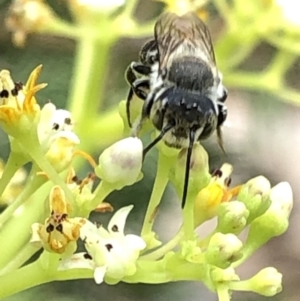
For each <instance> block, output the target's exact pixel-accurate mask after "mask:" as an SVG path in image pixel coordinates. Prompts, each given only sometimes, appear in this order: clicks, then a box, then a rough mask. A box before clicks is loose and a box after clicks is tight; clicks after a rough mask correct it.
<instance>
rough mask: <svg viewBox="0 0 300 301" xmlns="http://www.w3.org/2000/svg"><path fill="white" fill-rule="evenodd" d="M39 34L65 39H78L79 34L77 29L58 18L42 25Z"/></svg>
mask: <svg viewBox="0 0 300 301" xmlns="http://www.w3.org/2000/svg"><path fill="white" fill-rule="evenodd" d="M40 32H41V33H49V34H53V35H57V36H63V37H65V38H78V37H79V33H80V32H79V30H78V27H76V26H75V25H73V24H70V23H68V22H65V21H62V20H60V19H58V18H57V19H55V20H53V21H52V22H48V23H47V24H44V27H43V28H41V30H40Z"/></svg>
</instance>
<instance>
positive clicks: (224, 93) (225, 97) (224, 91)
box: [218, 86, 228, 103]
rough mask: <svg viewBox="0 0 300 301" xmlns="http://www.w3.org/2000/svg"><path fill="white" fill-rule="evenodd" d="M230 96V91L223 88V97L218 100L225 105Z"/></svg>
mask: <svg viewBox="0 0 300 301" xmlns="http://www.w3.org/2000/svg"><path fill="white" fill-rule="evenodd" d="M227 96H228V90H227V89H226V88H225V87H224V86H223V95H222V97H221V98H219V99H218V102H221V103H224V102H225V101H226V99H227Z"/></svg>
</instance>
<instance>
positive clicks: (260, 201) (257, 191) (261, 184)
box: [237, 176, 271, 224]
mask: <svg viewBox="0 0 300 301" xmlns="http://www.w3.org/2000/svg"><path fill="white" fill-rule="evenodd" d="M270 189H271V185H270V182H269V181H268V180H267V179H266V178H265V177H263V176H258V177H256V178H253V179H251V180H250V181H248V182H247V183H246V184H245V185H243V186H242V188H241V190H240V193H239V194H238V196H237V199H238V200H239V201H241V202H243V203H244V204H245V205H246V207H247V209H248V210H249V213H250V214H249V217H248V224H249V223H251V222H252V221H253V220H254V219H255V218H257V217H258V216H260V215H262V214H264V213H265V212H266V210H267V209H268V208H269V206H270V203H271V201H270V197H269V196H270Z"/></svg>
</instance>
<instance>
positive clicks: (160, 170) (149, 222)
mask: <svg viewBox="0 0 300 301" xmlns="http://www.w3.org/2000/svg"><path fill="white" fill-rule="evenodd" d="M170 163H171V162H170V158H169V157H167V156H165V155H164V154H163V152H161V151H160V152H159V153H158V162H157V172H156V177H155V181H154V186H153V189H152V194H151V197H150V201H149V204H148V208H147V211H146V216H145V219H144V223H143V228H142V232H141V235H142V236H143V237H146V236H148V235H150V233H151V230H152V226H153V223H154V219H155V213H156V210H157V208H158V205H159V203H160V201H161V199H162V196H163V193H164V191H165V189H166V186H167V184H168V181H169V177H168V175H169V170H170V166H171V165H170Z"/></svg>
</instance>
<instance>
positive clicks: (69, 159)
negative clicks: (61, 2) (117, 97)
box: [0, 0, 297, 301]
mask: <svg viewBox="0 0 300 301" xmlns="http://www.w3.org/2000/svg"><path fill="white" fill-rule="evenodd" d="M161 2H164V4H165V8H166V9H168V10H170V11H173V12H175V13H178V14H179V13H185V12H187V11H190V10H194V11H197V12H198V15H199V16H201V17H203V15H204V14H205V15H207V14H206V13H207V11H205V10H203V7H204V5H205V4H206V3H207V2H208V1H206V0H199V1H198V0H195V1H192V0H176V1H170V0H162V1H161ZM66 3H67V5H68V7H69V9H70V12H71V13H72V16H73V20H74V22H75V23H76V26H74V25H73V24H71V23H68V22H66V21H64V20H62V19H60V18H59V17H58V16H57V15H56V14H55V13H54V11H53V10H52V9H51V8H50V6H49V5H48V4H47V3H46V1H43V0H14V1H12V5H11V7H10V11H9V14H8V16H7V18H6V26H7V28H8V29H9V30H10V31H12V32H13V40H14V42H15V43H16V44H17V45H19V46H20V45H24V42H25V38H26V36H27V35H28V34H31V33H35V32H39V33H45V32H50V33H52V34H56V33H61V34H63V35H65V36H67V37H75V38H76V39H79V40H80V42H81V46H82V47H79V48H80V49H79V56H78V57H79V59H78V60H79V61H78V66H88V67H87V69H88V70H87V71H88V72H83V70H81V71H82V72H81V73H80V74H77V75H78V76H76V79H75V84H74V88H73V89H74V90H73V91H72V92H73V93H70V94H72V95H73V96H71V101H70V104H69V108H71V109H70V111H69V110H65V109H60V108H57V107H56V106H55V105H54V103H55V101H56V100H55V99H54V100H53V102H48V103H46V104H45V105H44V106H42V107H41V106H40V105H39V102H38V101H37V95H36V94H37V92H38V91H40V90H41V89H44V88H45V87H46V86H47V85H46V84H38V78H39V74H40V72H41V70H42V66H41V65H40V66H38V67H37V68H35V69H34V70H33V71H32V73H31V74H30V76H29V79H28V81H27V82H26V84H22V83H21V82H16V81H14V80H13V79H12V77H11V75H10V72H9V71H8V70H1V71H0V126H1V128H2V129H3V130H4V131H5V132H6V133H7V135H8V137H9V141H10V146H11V152H10V155H9V158H8V160H7V162H6V164H4V163H3V164H2V162H1V164H0V165H1V166H0V173H1V178H0V195H1V198H0V204H2V203H5V204H6V205H7V208H6V209H5V210H4V211H3V213H2V214H1V215H0V245H1V246H2V245H4V244H5V246H6V249H5V252H3V254H1V256H0V283H1V286H2V287H3V289H1V290H0V299H1V298H2V297H6V296H9V295H11V294H13V293H16V292H17V291H20V290H22V289H25V288H28V287H32V286H34V285H36V283H35V280H36V279H37V278H39V279H41V280H40V283H44V282H45V283H46V282H49V281H57V280H69V279H81V278H92V277H93V278H94V281H95V282H96V283H97V284H100V283H102V282H106V283H109V284H116V283H118V282H121V281H123V282H127V283H152V284H158V283H168V282H175V281H182V280H185V281H201V282H203V283H204V284H205V285H206V286H207V287H208V289H210V290H212V291H213V292H216V293H217V294H218V297H219V301H225V300H229V299H230V295H231V292H232V291H251V292H256V293H258V294H261V295H264V296H274V295H275V294H277V293H279V292H280V291H281V290H282V283H281V282H282V275H281V274H280V273H279V272H278V271H277V270H276V269H275V268H273V267H266V268H264V269H262V270H261V271H260V272H258V273H257V274H256V275H255V276H253V277H252V278H250V279H246V280H241V279H240V277H239V275H238V274H237V272H236V268H237V267H239V266H240V265H241V264H242V263H244V262H245V261H246V260H247V259H248V258H249V257H250V256H251V255H252V254H254V252H256V251H257V250H258V249H259V248H260V247H262V246H263V245H265V244H266V243H267V242H268V241H269V240H270V239H272V238H273V237H276V236H279V235H282V234H283V233H284V232H285V231H286V230H287V228H288V226H289V216H290V213H291V210H292V207H293V193H292V189H291V187H290V185H289V184H288V183H287V182H281V183H279V184H277V185H275V186H272V185H271V183H270V182H269V180H268V179H266V178H265V177H264V176H257V177H255V178H253V179H250V180H249V181H248V182H246V183H240V184H239V185H237V186H234V187H231V175H232V173H233V166H232V165H231V164H229V163H224V164H223V165H222V166H220V168H219V169H216V170H214V171H213V172H209V171H210V166H209V156H208V154H207V152H206V150H205V149H204V147H203V146H202V145H201V144H200V143H198V142H197V143H195V144H194V145H193V147H192V154H191V159H190V161H188V160H187V154H188V153H189V150H188V149H186V148H182V149H173V148H170V147H168V146H167V145H165V144H164V143H163V142H162V141H161V142H159V143H158V144H157V150H158V162H157V173H156V177H155V182H154V186H153V189H152V193H151V197H150V200H149V204H148V208H147V211H146V214H145V216H144V222H143V226H142V229H141V233H140V234H126V232H127V229H126V228H128V227H126V221H127V218H128V215H129V213H130V212H131V211H132V210H133V205H127V206H125V207H123V208H119V209H118V210H116V212H114V214H113V215H112V217H111V219H110V221H109V223H108V225H107V226H104V225H102V224H100V225H99V224H97V223H93V222H91V221H90V219H89V216H90V214H91V212H94V213H96V214H97V216H98V217H99V219H100V220H101V217H102V214H104V213H105V214H106V213H111V212H113V211H114V208H113V207H112V206H111V205H110V204H109V203H107V202H106V198H107V196H108V195H109V194H110V193H112V192H114V191H116V190H118V191H120V190H122V189H123V188H124V187H127V186H131V185H134V184H136V183H137V182H139V181H140V180H141V179H142V177H143V173H142V168H143V162H144V159H145V153H146V152H145V148H144V143H143V141H142V140H141V139H140V138H139V137H128V136H129V128H128V121H127V119H126V114H127V113H128V111H126V110H127V108H126V104H125V102H124V101H122V102H121V103H120V105H119V111H118V112H117V110H116V109H115V110H114V111H108V112H106V113H103V116H101V118H99V116H98V115H97V111H98V107H101V106H100V105H99V103H98V102H97V101H98V100H99V99H100V98H101V97H100V95H99V93H100V92H99V90H100V88H99V85H95V84H94V83H92V84H91V81H93V80H94V79H95V78H97V80H99V82H102V81H103V82H104V79H103V78H101V80H100V76H99V78H98V77H97V75H99V74H100V73H99V72H103V71H101V70H100V69H101V68H99V65H100V64H101V63H102V62H100V63H99V62H98V61H97V58H96V56H100V53H101V54H103V53H105V54H107V52H108V51H109V49H110V48H111V46H112V45H113V42H115V41H116V40H117V39H118V38H120V37H124V36H128V35H129V34H128V33H127V32H134V34H133V36H144V35H145V33H147V34H149V33H151V34H152V32H153V25H154V23H153V21H151V22H149V23H147V24H146V25H144V24H143V25H139V24H138V23H137V21H136V20H135V18H134V17H133V13H134V11H135V8H136V5H137V1H135V0H127V1H125V0H114V1H105V0H99V1H92V0H68V1H66ZM217 6H219V7H217V8H218V10H220V15H221V16H222V17H223V19H224V20H225V21H226V22H227V25H228V27H229V31H230V35H229V37H227V38H228V39H229V42H230V43H228V40H226V39H225V40H224V41H222V40H221V42H220V44H219V47H218V48H219V49H222V47H223V48H224V49H225V48H226V51H224V53H225V59H224V57H223V58H222V53H221V55H220V60H219V57H218V60H219V61H220V66H222V68H224V70H225V72H227V77H226V78H227V79H229V82H230V79H231V81H232V82H234V83H235V82H240V81H236V80H235V79H236V77H234V76H236V75H238V76H239V75H240V74H241V73H240V70H238V69H236V66H239V65H240V63H241V61H242V59H243V57H244V56H245V54H246V53H249V52H251V49H253V47H254V46H253V45H256V44H257V41H256V40H255V37H257V36H259V37H261V36H264V32H262V30H261V29H259V30H258V29H257V27H256V26H257V25H256V24H257V23H259V22H260V21H257V22H254V21H253V22H249V20H254V18H255V17H256V12H259V11H260V10H261V11H262V7H264V8H266V12H265V11H264V12H263V15H259V16H260V17H259V20H260V19H262V20H265V18H264V17H266V16H268V17H270V16H278V15H280V18H281V20H284V22H283V24H284V25H283V27H284V30H286V28H288V27H289V28H290V27H293V26H294V25H295V24H296V23H297V22H295V19H294V18H295V16H294V14H292V13H291V6H292V5H291V4H289V1H286V3H284V4H283V1H280V0H277V1H275V0H274V1H258V0H257V1H253V3H252V2H251V3H250V2H249V3H248V2H247V4H245V3H244V1H243V2H242V1H233V2H232V3H229V4H228V5H227V4H225V3H223V4H222V3H221V4H220V3H218V5H217ZM250 12H251V13H250ZM229 15H230V18H229V17H228V16H229ZM227 18H228V19H230V20H227ZM249 18H250V19H249ZM270 19H272V18H270ZM236 20H240V22H241V24H243V22H246V23H251V24H252V23H253V25H250V26H253V27H251V28H250V29H251V30H249V32H248V31H247V32H246V34H245V35H246V37H251V39H252V38H253V41H252V40H251V43H250V42H249V44H247V45H246V46H245V47H246V48H243V47H244V44H245V43H244V42H245V41H246V40H247V39H244V35H243V34H244V33H243V32H240V31H239V32H238V33H235V31H236V29H237V28H240V26H237V24H236V23H235V22H237V21H236ZM103 27H105V30H103ZM99 28H101V30H99ZM269 28H270V31H271V33H272V34H273V36H272V37H273V38H274V35H276V34H277V33H278V31H279V30H278V29H282V27H281V25H280V26H279V25H278V24H271V25H270V27H269ZM237 37H238V38H239V39H241V40H242V43H241V45H239V39H238V38H237ZM230 38H231V39H233V42H232V41H231V40H230ZM257 39H258V38H257ZM254 40H255V41H254ZM231 42H232V43H231ZM222 43H223V44H222ZM231 44H233V45H235V48H234V49H233V52H232V53H233V54H234V55H232V53H230V51H229V50H230V49H231V48H230V45H231ZM224 45H226V47H224ZM81 51H82V52H81ZM228 51H229V52H228ZM235 53H237V55H235ZM93 54H95V55H93ZM103 55H104V54H103ZM103 58H104V56H103ZM94 60H95V62H96V61H97V63H95V62H94ZM103 61H104V60H103ZM279 61H280V62H282V57H281V60H280V57H279ZM291 62H292V60H291ZM98 63H99V64H98ZM230 64H231V65H230ZM278 66H279V68H281V66H283V64H279V63H277V61H276V59H275V60H274V62H273V63H272V66H271V67H272V68H268V70H267V72H270V73H268V74H267V73H266V74H263V75H262V76H265V77H262V79H265V78H267V79H269V78H270V75H272V76H273V75H274V74H273V73H272V72H275V71H276V70H275V69H273V68H278ZM274 70H275V71H274ZM234 72H236V73H234ZM90 75H92V76H91V78H89V76H90ZM230 75H231V77H230ZM242 75H243V74H242ZM246 78H249V77H247V76H246ZM238 79H241V80H242V79H243V76H239V78H238ZM261 82H262V83H263V82H266V81H265V80H262V81H261ZM259 83H260V81H259ZM248 86H249V85H248ZM251 86H252V85H251ZM278 86H280V85H278ZM268 89H269V88H268ZM272 89H273V88H272ZM279 91H280V90H279ZM74 95H75V96H74ZM96 100H97V101H96ZM82 104H85V105H84V106H82ZM95 104H96V105H95ZM131 104H132V105H131V108H130V110H131V111H130V115H131V117H132V118H133V119H134V118H137V117H138V116H140V114H141V101H140V100H138V99H133V101H132V103H131ZM71 111H72V114H71ZM119 115H120V116H121V118H120V116H119ZM102 117H103V118H102ZM121 119H123V123H124V129H123V134H124V136H125V137H123V139H121V138H120V137H121V134H120V133H121V132H122V120H121ZM108 125H109V126H108ZM108 127H109V130H108V129H107V128H108ZM86 129H88V131H87V130H86ZM148 130H153V126H152V124H151V122H150V121H149V122H145V126H144V127H143V130H142V131H141V132H140V133H139V134H140V135H142V134H144V132H146V131H148ZM76 133H78V134H76ZM111 133H113V134H111ZM114 134H115V135H114ZM96 135H97V137H99V139H94V137H95V136H96ZM79 137H80V139H79ZM153 137H154V139H155V138H157V132H155V133H154V134H153ZM153 137H152V138H153ZM94 140H95V141H94ZM96 140H97V141H96ZM98 140H99V141H98ZM100 140H101V141H100ZM103 141H104V142H103ZM78 145H80V146H81V147H82V148H83V149H85V150H86V149H88V152H89V153H93V154H97V155H98V160H94V159H93V157H92V156H90V155H89V154H88V153H87V152H85V151H82V150H79V149H77V147H78ZM96 146H97V147H96ZM99 149H102V151H101V154H99V151H98V150H99ZM77 155H79V156H81V157H83V158H85V159H86V160H87V161H88V162H89V163H90V166H89V167H87V169H89V171H88V175H87V176H85V177H83V178H80V177H79V176H77V173H76V172H77V171H78V172H80V170H79V168H78V166H79V165H77V164H75V162H74V158H75V157H76V156H77ZM27 163H31V170H30V172H29V174H28V176H27V174H26V173H25V172H24V170H23V166H24V165H25V164H27ZM186 167H187V168H188V171H189V177H188V189H187V191H186V192H187V196H186V203H185V206H184V208H183V209H182V219H181V220H180V221H178V228H179V230H178V233H177V234H176V235H175V236H174V237H173V238H172V239H170V241H168V242H166V243H165V244H162V242H161V241H160V237H159V232H156V231H154V230H153V229H154V224H155V221H156V216H157V212H158V210H159V205H160V202H161V199H162V196H163V194H164V192H165V189H166V187H167V185H168V184H169V183H170V184H171V185H172V186H173V187H174V189H175V191H176V193H177V196H178V200H181V197H182V195H183V194H184V192H185V189H186V186H185V184H184V183H185V175H186V173H185V172H186ZM78 175H79V173H78ZM25 180H26V181H25ZM44 200H46V206H45V204H44V202H43V201H44ZM174 206H178V207H179V206H180V205H179V202H178V203H176V202H174ZM21 207H22V210H21V211H18V214H14V213H15V212H16V210H18V209H19V208H21ZM213 218H214V219H216V221H217V223H216V226H215V227H214V228H213V229H211V231H210V233H209V234H207V236H206V237H200V236H199V235H197V231H195V230H196V229H197V228H198V227H201V226H202V225H204V224H205V223H206V222H207V221H209V220H211V219H213ZM29 224H30V226H31V227H30V226H29ZM20 227H21V228H22V229H21V230H22V231H20ZM16 229H18V231H17V230H16ZM30 230H31V238H29V233H30ZM245 230H246V231H245ZM16 232H17V233H18V235H20V236H21V238H20V239H19V240H18V241H16V242H15V243H14V244H13V245H12V246H10V245H9V244H8V243H7V241H9V238H10V236H11V235H15V233H16ZM242 232H244V234H245V233H246V235H244V236H242V235H240V234H241V233H242ZM23 234H24V235H23ZM242 237H245V238H242ZM82 244H83V245H84V248H85V251H83V252H82V251H81V250H77V249H79V248H81V247H82V246H81V245H82ZM39 249H41V251H42V252H41V255H40V256H39V258H38V259H37V260H36V261H35V262H33V263H30V264H27V265H26V266H25V267H23V265H24V264H25V263H26V262H27V261H28V259H29V258H30V257H31V256H32V255H33V254H34V253H35V252H36V251H37V250H39ZM16 273H17V274H16ZM15 275H17V277H19V278H21V277H27V275H28V279H27V281H26V283H25V282H24V283H25V284H23V282H20V283H18V286H13V285H12V284H14V277H15Z"/></svg>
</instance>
